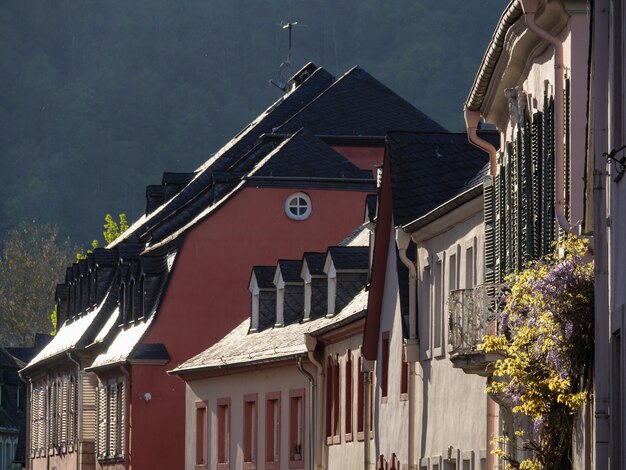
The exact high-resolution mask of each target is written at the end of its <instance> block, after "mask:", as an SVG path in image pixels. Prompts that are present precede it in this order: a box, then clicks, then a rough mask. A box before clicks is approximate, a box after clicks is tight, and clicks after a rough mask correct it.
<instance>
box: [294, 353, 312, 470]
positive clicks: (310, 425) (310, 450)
mask: <svg viewBox="0 0 626 470" xmlns="http://www.w3.org/2000/svg"><path fill="white" fill-rule="evenodd" d="M296 364H297V366H298V370H299V371H300V373H301V374H302V375H304V376H305V377H306V378H307V379H308V381H309V469H310V470H313V469H314V468H315V467H314V462H313V458H314V456H315V450H314V447H315V421H314V420H313V413H314V411H315V407H314V406H313V397H314V396H315V393H316V392H317V384H316V383H315V377H313V376H312V375H311V374H310V373H309V372H308V371H307V370H306V369H305V368H304V367H302V356H296Z"/></svg>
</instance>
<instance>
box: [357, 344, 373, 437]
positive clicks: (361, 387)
mask: <svg viewBox="0 0 626 470" xmlns="http://www.w3.org/2000/svg"><path fill="white" fill-rule="evenodd" d="M357 373H358V374H359V381H358V390H357V392H358V394H357V401H358V403H357V432H356V435H357V439H358V440H359V441H362V440H363V439H364V438H365V417H364V414H365V378H366V376H369V393H370V407H369V408H370V409H369V420H370V426H369V428H370V429H369V430H370V438H371V437H373V434H372V429H373V422H372V419H373V417H374V384H373V381H372V373H371V372H363V356H359V370H358V371H357Z"/></svg>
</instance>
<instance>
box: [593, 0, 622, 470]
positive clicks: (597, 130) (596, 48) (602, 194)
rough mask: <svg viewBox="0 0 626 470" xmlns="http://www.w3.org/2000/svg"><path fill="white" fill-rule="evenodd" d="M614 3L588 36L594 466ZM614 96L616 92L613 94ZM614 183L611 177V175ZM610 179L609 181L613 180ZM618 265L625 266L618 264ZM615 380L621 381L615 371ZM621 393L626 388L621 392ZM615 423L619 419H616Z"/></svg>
mask: <svg viewBox="0 0 626 470" xmlns="http://www.w3.org/2000/svg"><path fill="white" fill-rule="evenodd" d="M609 7H610V5H609V1H608V0H595V1H594V2H593V3H592V8H593V18H594V22H593V23H592V28H593V36H592V37H591V38H590V40H591V41H592V44H593V49H592V51H593V56H592V59H593V69H592V73H593V75H592V77H593V78H592V80H593V88H592V89H591V90H592V91H591V92H592V93H593V95H592V97H591V99H590V103H592V105H593V114H592V117H591V119H592V121H591V123H592V131H591V139H592V144H591V145H590V147H589V148H590V149H591V152H592V153H591V154H590V155H589V158H591V159H593V162H594V168H593V236H594V240H595V250H594V338H595V341H594V368H593V370H594V377H593V381H594V401H593V407H594V415H595V416H594V421H593V423H594V425H595V444H594V452H595V455H594V459H593V460H595V468H597V469H605V468H609V463H610V447H609V441H610V427H611V416H610V408H609V397H610V390H611V388H610V385H611V377H610V375H609V371H610V370H611V367H612V364H611V362H612V361H611V355H610V353H609V351H610V350H609V347H610V345H611V324H610V320H611V316H610V311H611V310H610V301H609V298H610V297H609V296H610V292H609V279H608V270H609V268H610V266H609V263H608V260H609V253H608V249H609V248H608V233H607V223H608V220H607V200H606V193H607V191H606V183H607V171H606V158H605V156H603V154H602V153H603V151H608V148H607V147H608V144H609V138H608V137H609V132H608V128H609V122H608V110H607V103H608V99H609V97H610V96H609V89H608V75H607V74H608V70H609V51H610V48H609V35H608V33H607V31H610V26H611V21H610V17H609V11H610V8H609ZM611 98H612V97H611ZM608 181H609V182H610V180H608ZM609 184H610V183H609ZM618 269H623V267H622V266H620V267H619V268H618ZM615 380H618V381H619V380H620V373H619V371H617V375H616V376H615ZM622 393H623V392H622ZM616 420H617V423H619V419H618V418H616Z"/></svg>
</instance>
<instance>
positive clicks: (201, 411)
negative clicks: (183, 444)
mask: <svg viewBox="0 0 626 470" xmlns="http://www.w3.org/2000/svg"><path fill="white" fill-rule="evenodd" d="M207 406H208V403H207V402H206V401H198V402H196V468H197V469H205V468H207V465H208V452H207V447H208V445H207V444H208V442H209V440H208V422H207Z"/></svg>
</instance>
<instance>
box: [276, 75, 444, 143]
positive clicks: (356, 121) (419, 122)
mask: <svg viewBox="0 0 626 470" xmlns="http://www.w3.org/2000/svg"><path fill="white" fill-rule="evenodd" d="M302 127H305V128H307V129H310V130H311V131H313V132H314V133H315V134H317V135H344V136H351V135H364V136H384V135H386V134H387V132H388V131H390V130H406V131H431V132H445V130H446V129H444V128H443V127H442V126H441V125H439V124H437V123H436V122H435V121H433V120H432V119H431V118H429V117H428V116H426V115H425V114H424V113H422V112H421V111H420V110H418V109H417V108H415V107H414V106H413V105H412V104H410V103H409V102H408V101H406V100H405V99H404V98H402V97H400V96H399V95H398V94H396V93H395V92H393V91H392V90H390V89H389V88H387V87H386V86H385V85H383V84H382V83H380V82H379V81H378V80H376V79H375V78H374V77H372V76H371V75H370V74H369V73H367V72H366V71H365V70H363V69H362V68H361V67H358V66H357V67H354V68H352V69H350V70H349V71H348V72H346V73H345V74H344V75H342V76H341V77H340V78H338V79H337V80H336V81H335V83H333V84H332V85H331V86H330V87H328V88H327V89H326V90H325V91H324V92H323V93H321V94H320V95H319V96H318V97H317V98H315V99H314V100H313V101H311V103H310V104H308V105H307V106H305V107H304V108H302V110H300V111H299V112H298V113H296V114H295V115H294V116H293V117H292V118H290V119H289V120H288V121H287V122H286V123H285V124H283V125H282V126H280V127H279V128H278V130H277V132H282V133H293V132H295V131H297V130H298V129H300V128H302Z"/></svg>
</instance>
